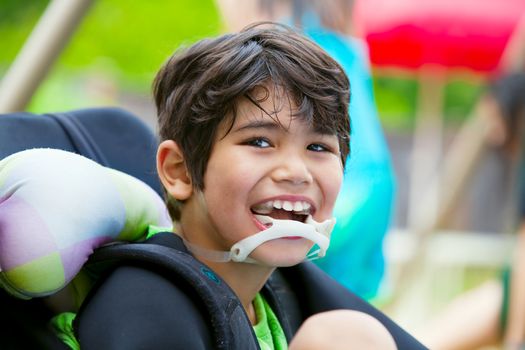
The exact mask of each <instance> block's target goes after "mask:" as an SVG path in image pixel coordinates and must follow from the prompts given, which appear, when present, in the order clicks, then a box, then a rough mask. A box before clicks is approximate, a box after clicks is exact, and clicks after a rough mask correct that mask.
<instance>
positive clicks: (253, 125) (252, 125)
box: [233, 120, 281, 132]
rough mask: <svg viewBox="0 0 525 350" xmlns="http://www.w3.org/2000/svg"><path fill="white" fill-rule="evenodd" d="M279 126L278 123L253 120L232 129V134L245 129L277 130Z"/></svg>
mask: <svg viewBox="0 0 525 350" xmlns="http://www.w3.org/2000/svg"><path fill="white" fill-rule="evenodd" d="M279 128H281V126H280V125H279V123H277V122H275V121H270V120H254V121H250V122H248V123H245V124H242V125H240V126H239V127H237V128H234V129H233V132H239V131H243V130H247V129H279Z"/></svg>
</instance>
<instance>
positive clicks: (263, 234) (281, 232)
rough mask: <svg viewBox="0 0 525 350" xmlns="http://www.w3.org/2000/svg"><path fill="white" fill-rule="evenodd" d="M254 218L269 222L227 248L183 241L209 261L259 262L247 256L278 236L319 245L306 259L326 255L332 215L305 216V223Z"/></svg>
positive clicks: (257, 216) (333, 222) (332, 226)
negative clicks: (217, 248) (213, 248)
mask: <svg viewBox="0 0 525 350" xmlns="http://www.w3.org/2000/svg"><path fill="white" fill-rule="evenodd" d="M255 217H256V218H257V220H259V221H260V222H261V223H263V224H265V225H266V224H270V225H271V226H270V227H269V228H267V229H266V230H263V231H260V232H257V233H256V234H254V235H252V236H249V237H246V238H245V239H243V240H241V241H239V242H237V243H235V244H234V245H233V246H232V247H231V249H230V251H218V250H211V249H207V248H202V247H199V246H197V245H195V244H192V243H190V242H188V241H184V244H185V245H186V247H187V248H188V250H189V251H190V252H192V253H193V254H195V255H197V256H200V257H203V258H204V259H206V260H209V261H215V262H228V261H235V262H248V263H258V261H257V260H255V259H252V258H250V257H249V255H250V253H251V252H253V251H254V250H255V249H256V248H257V247H258V246H260V245H261V244H263V243H265V242H268V241H271V240H274V239H278V238H286V237H303V238H306V239H308V240H310V241H312V242H313V243H315V244H317V246H319V249H318V250H317V251H315V252H314V253H313V254H308V255H307V256H306V259H312V258H314V259H315V258H320V257H323V256H325V254H326V250H327V249H328V246H329V245H330V235H331V234H332V230H333V228H334V225H335V218H331V219H328V220H325V221H323V222H317V221H315V220H314V219H313V218H312V216H311V215H309V216H308V218H307V219H306V221H305V222H304V223H303V222H299V221H294V220H279V219H274V218H271V217H269V216H263V215H256V216H255Z"/></svg>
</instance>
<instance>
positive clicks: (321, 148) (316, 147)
mask: <svg viewBox="0 0 525 350" xmlns="http://www.w3.org/2000/svg"><path fill="white" fill-rule="evenodd" d="M306 149H307V150H309V151H313V152H331V150H330V149H329V148H328V147H326V146H325V145H323V144H320V143H311V144H309V145H308V146H307V147H306Z"/></svg>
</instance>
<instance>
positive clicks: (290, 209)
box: [283, 201, 293, 211]
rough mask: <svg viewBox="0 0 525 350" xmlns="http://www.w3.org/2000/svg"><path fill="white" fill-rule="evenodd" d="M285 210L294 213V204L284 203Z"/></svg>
mask: <svg viewBox="0 0 525 350" xmlns="http://www.w3.org/2000/svg"><path fill="white" fill-rule="evenodd" d="M283 209H284V210H286V211H292V210H293V203H292V202H288V201H284V202H283Z"/></svg>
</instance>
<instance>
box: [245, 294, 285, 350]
mask: <svg viewBox="0 0 525 350" xmlns="http://www.w3.org/2000/svg"><path fill="white" fill-rule="evenodd" d="M253 307H254V309H255V316H256V317H257V324H256V325H255V326H253V330H254V331H255V335H256V336H257V340H258V341H259V346H260V347H261V350H287V349H288V342H287V341H286V337H285V336H284V332H283V329H282V327H281V324H280V323H279V320H278V319H277V316H275V314H274V313H273V310H272V309H271V308H270V305H268V303H267V302H266V300H265V299H264V298H263V297H262V295H261V294H260V293H257V295H256V296H255V299H254V300H253Z"/></svg>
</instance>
